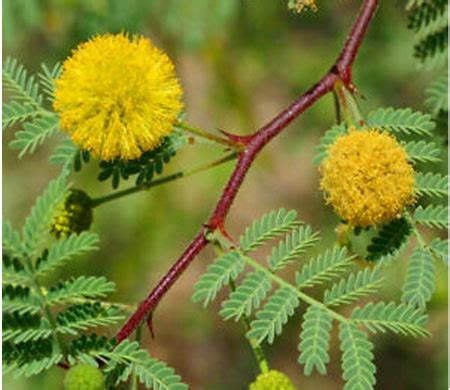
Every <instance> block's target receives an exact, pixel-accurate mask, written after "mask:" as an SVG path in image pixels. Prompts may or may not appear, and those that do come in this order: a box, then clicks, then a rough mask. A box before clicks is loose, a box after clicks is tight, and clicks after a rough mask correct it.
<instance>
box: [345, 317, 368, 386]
mask: <svg viewBox="0 0 450 390" xmlns="http://www.w3.org/2000/svg"><path fill="white" fill-rule="evenodd" d="M339 339H340V341H341V351H342V370H343V371H344V374H343V378H344V380H345V386H344V390H366V389H367V390H370V389H373V388H374V385H375V383H376V380H375V372H376V368H375V365H374V364H373V359H374V357H373V352H372V351H373V344H372V342H370V341H369V340H368V339H367V335H366V334H365V333H364V332H362V331H360V330H359V329H358V328H357V327H356V326H355V325H353V324H351V323H345V322H344V323H341V324H340V325H339Z"/></svg>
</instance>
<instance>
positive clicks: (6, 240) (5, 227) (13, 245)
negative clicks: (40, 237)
mask: <svg viewBox="0 0 450 390" xmlns="http://www.w3.org/2000/svg"><path fill="white" fill-rule="evenodd" d="M2 247H3V250H4V251H7V252H8V253H9V254H10V255H11V256H12V257H17V258H19V259H20V258H22V256H23V255H24V252H25V248H24V247H23V245H22V242H21V241H20V234H19V232H18V231H17V230H15V229H14V228H13V227H12V225H11V222H10V221H6V220H4V221H3V222H2Z"/></svg>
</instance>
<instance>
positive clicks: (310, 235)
mask: <svg viewBox="0 0 450 390" xmlns="http://www.w3.org/2000/svg"><path fill="white" fill-rule="evenodd" d="M317 240H318V234H317V233H315V232H313V231H312V229H311V226H309V225H307V226H300V227H299V228H298V229H294V230H293V231H292V233H291V234H288V235H286V239H285V240H284V241H280V243H279V245H278V247H274V248H272V254H271V255H270V257H269V258H268V259H267V263H268V264H269V266H270V268H272V270H273V271H277V270H279V269H282V268H284V267H285V266H286V265H287V264H289V263H291V262H292V261H294V260H295V259H296V258H297V257H298V256H299V255H300V254H302V253H304V252H305V251H306V249H308V248H309V247H311V246H312V245H314V243H315V242H316V241H317Z"/></svg>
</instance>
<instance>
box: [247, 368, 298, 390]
mask: <svg viewBox="0 0 450 390" xmlns="http://www.w3.org/2000/svg"><path fill="white" fill-rule="evenodd" d="M249 390H296V388H295V387H294V385H293V384H292V382H291V380H290V379H289V378H288V377H287V376H286V375H284V374H283V373H282V372H280V371H276V370H270V371H269V372H266V373H263V374H260V375H258V377H257V378H256V380H255V381H254V382H253V383H251V384H250V387H249Z"/></svg>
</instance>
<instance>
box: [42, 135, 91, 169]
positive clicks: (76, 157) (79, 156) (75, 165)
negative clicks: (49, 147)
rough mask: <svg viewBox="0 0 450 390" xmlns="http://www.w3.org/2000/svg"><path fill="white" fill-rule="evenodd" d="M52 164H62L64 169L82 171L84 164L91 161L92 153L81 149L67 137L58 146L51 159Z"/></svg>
mask: <svg viewBox="0 0 450 390" xmlns="http://www.w3.org/2000/svg"><path fill="white" fill-rule="evenodd" d="M49 161H50V163H52V164H60V165H62V166H63V169H68V170H69V171H70V170H72V169H73V170H74V171H75V172H79V171H81V168H82V166H83V164H87V163H88V162H89V161H90V154H89V152H88V151H87V150H81V149H80V148H79V147H78V146H76V145H74V144H73V143H72V141H70V140H68V139H66V140H65V141H64V142H63V143H62V144H61V145H59V146H57V147H56V149H55V152H54V154H53V155H52V156H50V159H49Z"/></svg>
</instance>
